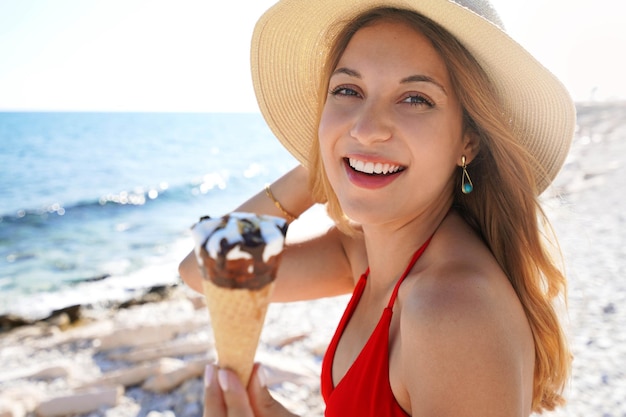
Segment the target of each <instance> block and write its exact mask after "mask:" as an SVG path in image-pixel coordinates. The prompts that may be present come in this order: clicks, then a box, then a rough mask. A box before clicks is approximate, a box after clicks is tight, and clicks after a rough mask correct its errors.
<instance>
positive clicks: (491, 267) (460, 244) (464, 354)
mask: <svg viewBox="0 0 626 417" xmlns="http://www.w3.org/2000/svg"><path fill="white" fill-rule="evenodd" d="M427 253H428V255H427V254H426V253H425V254H424V258H426V259H424V261H426V262H424V265H425V266H424V267H423V268H420V269H418V270H417V271H415V272H414V273H413V274H412V275H411V276H409V278H410V280H409V281H408V282H407V284H408V285H406V288H405V289H403V292H402V293H401V295H402V296H401V298H399V301H400V303H399V308H400V335H401V337H400V339H399V340H401V343H400V344H399V349H400V357H401V358H402V360H401V362H402V363H403V364H404V365H406V366H402V370H403V371H400V372H401V373H402V377H401V380H402V381H403V386H404V387H406V388H405V389H406V394H407V395H408V397H409V400H410V405H411V408H412V411H413V415H422V414H421V412H424V413H426V414H423V415H442V416H443V415H464V416H470V415H471V416H473V415H480V416H488V415H507V416H509V415H510V416H517V415H520V416H522V415H526V414H525V412H526V411H525V410H526V409H528V410H529V407H530V404H527V403H528V401H529V400H530V395H531V394H532V374H533V365H534V346H533V340H532V334H531V333H530V328H529V326H528V322H527V320H526V316H525V314H524V311H523V308H522V306H521V304H520V302H519V299H518V298H517V296H516V294H515V291H514V290H513V288H512V286H511V285H510V283H509V281H508V279H507V277H506V275H505V274H504V272H503V271H502V270H501V268H500V267H499V265H498V264H497V262H496V261H495V259H493V257H492V255H491V253H490V252H489V250H488V249H487V248H486V247H485V246H484V244H483V243H482V241H481V240H480V239H479V238H478V237H476V236H475V235H474V234H473V232H472V231H471V229H469V228H467V226H464V227H460V228H459V225H454V224H453V225H451V227H449V228H448V229H445V228H444V230H442V231H441V232H439V236H435V238H434V239H433V241H432V243H431V246H430V247H429V248H428V251H427ZM416 407H417V409H416ZM470 410H471V411H470ZM417 411H420V412H417Z"/></svg>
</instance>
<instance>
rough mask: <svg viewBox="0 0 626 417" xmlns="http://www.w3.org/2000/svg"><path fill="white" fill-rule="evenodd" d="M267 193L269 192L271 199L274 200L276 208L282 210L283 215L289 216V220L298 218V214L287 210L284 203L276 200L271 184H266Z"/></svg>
mask: <svg viewBox="0 0 626 417" xmlns="http://www.w3.org/2000/svg"><path fill="white" fill-rule="evenodd" d="M265 194H267V196H268V197H269V199H270V200H272V202H273V203H274V205H275V206H276V208H277V209H278V210H280V212H281V213H282V214H283V216H285V217H286V218H287V221H289V222H292V221H294V220H296V219H297V217H296V216H294V215H293V214H291V213H289V212H288V211H287V210H285V208H284V207H283V205H282V204H280V201H278V200H276V197H274V194H272V190H271V189H270V185H269V184H265Z"/></svg>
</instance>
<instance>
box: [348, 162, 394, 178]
mask: <svg viewBox="0 0 626 417" xmlns="http://www.w3.org/2000/svg"><path fill="white" fill-rule="evenodd" d="M344 160H345V161H346V163H347V164H348V165H349V166H350V168H352V170H353V171H356V172H359V173H362V174H367V175H393V174H397V173H399V172H402V171H404V170H405V169H406V168H405V167H403V166H402V165H394V164H388V163H381V162H365V161H361V160H358V159H355V158H344Z"/></svg>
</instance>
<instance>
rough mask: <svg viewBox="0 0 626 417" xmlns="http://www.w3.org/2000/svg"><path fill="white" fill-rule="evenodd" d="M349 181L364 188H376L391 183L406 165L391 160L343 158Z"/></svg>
mask: <svg viewBox="0 0 626 417" xmlns="http://www.w3.org/2000/svg"><path fill="white" fill-rule="evenodd" d="M344 164H345V167H346V173H347V174H348V178H349V179H350V181H351V182H352V183H353V184H354V185H356V186H358V187H360V188H366V189H370V190H372V189H378V188H382V187H385V186H386V185H388V184H391V183H392V182H393V181H395V180H396V178H398V176H399V175H400V174H401V173H402V172H403V171H404V170H405V169H406V167H404V166H402V165H398V164H394V163H391V162H374V161H366V160H362V159H358V158H354V157H349V158H344Z"/></svg>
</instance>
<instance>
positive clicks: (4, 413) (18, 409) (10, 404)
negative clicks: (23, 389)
mask: <svg viewBox="0 0 626 417" xmlns="http://www.w3.org/2000/svg"><path fill="white" fill-rule="evenodd" d="M24 416H26V410H24V406H22V404H20V403H18V402H15V401H9V400H6V399H3V398H0V417H24Z"/></svg>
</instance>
